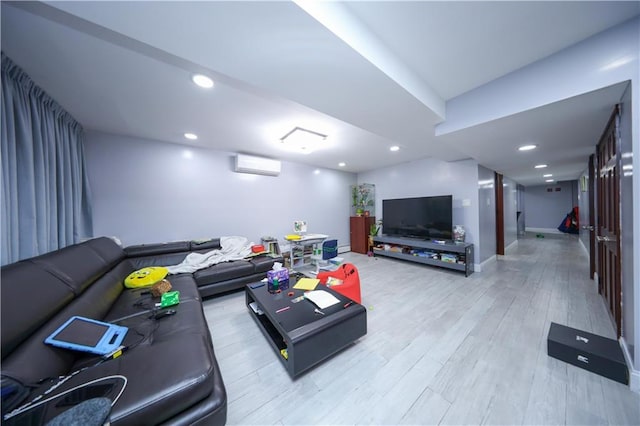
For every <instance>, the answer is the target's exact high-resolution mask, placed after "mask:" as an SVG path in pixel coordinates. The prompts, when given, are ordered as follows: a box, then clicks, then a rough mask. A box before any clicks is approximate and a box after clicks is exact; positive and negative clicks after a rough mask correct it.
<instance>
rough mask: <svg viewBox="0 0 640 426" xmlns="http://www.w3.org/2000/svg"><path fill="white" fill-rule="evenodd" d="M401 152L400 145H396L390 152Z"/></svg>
mask: <svg viewBox="0 0 640 426" xmlns="http://www.w3.org/2000/svg"><path fill="white" fill-rule="evenodd" d="M399 150H400V147H399V146H398V145H394V146H392V147H390V148H389V151H393V152H395V151H399Z"/></svg>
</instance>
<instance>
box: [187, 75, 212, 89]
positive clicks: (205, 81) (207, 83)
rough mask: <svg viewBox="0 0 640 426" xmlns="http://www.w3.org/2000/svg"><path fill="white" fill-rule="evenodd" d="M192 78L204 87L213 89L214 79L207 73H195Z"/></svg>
mask: <svg viewBox="0 0 640 426" xmlns="http://www.w3.org/2000/svg"><path fill="white" fill-rule="evenodd" d="M191 80H192V81H193V82H194V83H195V84H197V85H198V86H200V87H202V88H204V89H211V88H212V87H213V80H211V79H210V78H209V77H207V76H206V75H202V74H194V75H193V77H191Z"/></svg>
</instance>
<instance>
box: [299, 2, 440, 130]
mask: <svg viewBox="0 0 640 426" xmlns="http://www.w3.org/2000/svg"><path fill="white" fill-rule="evenodd" d="M294 3H296V4H297V5H298V6H300V8H301V9H303V10H304V11H305V12H307V13H308V14H309V15H311V16H312V17H313V18H314V19H316V20H317V21H318V22H319V23H321V24H322V25H324V26H325V27H326V28H327V29H328V30H329V31H331V32H332V33H333V34H335V35H336V36H337V37H338V38H340V39H341V40H342V41H344V42H345V43H347V44H348V45H349V46H351V48H353V49H354V50H355V51H356V52H358V53H359V54H360V55H362V56H363V57H364V58H365V59H366V60H368V61H369V62H371V64H373V65H374V66H375V67H376V68H378V69H379V70H380V71H382V72H383V73H385V74H386V75H387V76H388V77H389V78H391V79H392V80H393V81H395V82H396V83H397V84H398V85H400V86H401V87H402V88H403V89H404V90H406V91H407V92H408V93H410V94H411V95H412V96H413V97H415V98H416V99H417V100H418V101H420V102H421V103H422V104H423V105H425V106H426V107H427V108H429V109H430V110H431V111H433V112H434V113H435V114H437V115H438V117H440V118H441V119H442V120H444V119H445V101H444V99H442V98H441V97H440V96H439V95H438V94H437V93H436V91H435V90H434V89H433V88H432V87H431V86H429V85H428V84H427V83H426V82H425V81H423V80H422V79H421V78H420V77H419V76H418V75H417V74H416V73H415V72H414V71H413V70H411V69H410V68H409V67H407V66H406V65H405V64H404V63H403V62H402V61H401V60H400V59H398V57H397V56H396V55H395V54H394V53H393V52H392V51H391V50H390V49H388V48H387V47H386V46H385V45H384V43H383V42H382V41H381V40H380V39H379V38H378V37H377V36H376V35H375V34H374V33H373V32H372V31H371V30H370V29H369V28H367V27H366V26H365V25H364V24H363V23H362V21H360V20H359V19H358V18H356V17H355V16H354V15H353V14H352V13H351V12H349V10H347V8H346V7H345V6H344V5H343V4H341V3H339V2H333V1H327V2H325V1H317V0H294Z"/></svg>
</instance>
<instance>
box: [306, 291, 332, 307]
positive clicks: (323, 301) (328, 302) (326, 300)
mask: <svg viewBox="0 0 640 426" xmlns="http://www.w3.org/2000/svg"><path fill="white" fill-rule="evenodd" d="M304 297H305V298H307V299H309V300H311V301H312V302H313V303H315V304H316V305H317V306H318V308H320V309H324V308H328V307H329V306H333V305H335V304H336V303H340V300H338V298H337V297H335V296H334V295H333V294H331V293H329V292H328V291H324V290H313V291H308V292H306V293H305V294H304Z"/></svg>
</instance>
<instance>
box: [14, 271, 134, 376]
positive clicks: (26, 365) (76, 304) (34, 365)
mask: <svg viewBox="0 0 640 426" xmlns="http://www.w3.org/2000/svg"><path fill="white" fill-rule="evenodd" d="M130 270H131V264H130V263H129V262H126V261H124V262H121V263H119V264H118V265H116V267H115V268H113V269H112V270H111V271H109V272H107V273H106V274H105V275H104V276H102V277H100V278H99V279H98V280H96V281H95V282H94V283H93V285H91V286H90V287H89V288H88V289H87V290H86V291H85V292H84V293H83V294H82V296H81V297H78V298H75V299H73V300H72V301H71V302H70V303H69V304H68V305H67V306H65V307H64V308H63V309H62V310H60V311H59V312H58V313H57V314H55V315H54V316H53V317H52V318H51V319H50V320H49V321H47V322H46V323H44V324H43V325H42V326H41V327H40V328H38V329H37V330H35V331H34V332H33V333H31V334H30V335H27V336H26V338H25V339H24V341H23V342H22V343H21V344H20V345H19V346H18V347H17V348H16V349H15V350H13V351H12V352H11V353H10V354H9V355H8V356H7V357H3V359H2V370H3V372H5V373H6V374H7V375H9V376H10V377H15V378H20V379H21V380H22V381H24V382H25V383H34V382H37V381H39V380H40V379H43V378H46V377H50V376H58V375H64V374H68V373H69V372H70V371H69V369H70V368H71V365H72V364H73V363H74V362H76V361H77V359H78V358H81V357H83V356H84V355H83V354H81V353H80V352H75V351H70V350H67V349H62V348H56V347H53V346H49V345H46V344H44V343H43V342H44V339H46V338H47V336H49V335H50V334H51V333H53V332H54V331H55V330H56V329H57V328H58V327H60V326H61V325H62V324H63V323H64V322H65V321H67V320H68V319H69V318H70V317H72V316H74V315H79V316H83V317H87V318H92V319H97V320H102V319H103V318H104V317H105V316H106V314H107V312H109V310H110V309H111V306H112V305H113V304H114V303H115V301H116V300H117V299H118V297H119V296H120V294H121V293H122V291H123V289H124V286H123V284H122V280H123V277H124V276H126V275H127V274H128V272H130ZM3 281H4V280H3ZM3 299H4V295H3ZM5 327H7V324H5V323H4V322H3V325H2V329H3V330H4V329H5Z"/></svg>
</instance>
